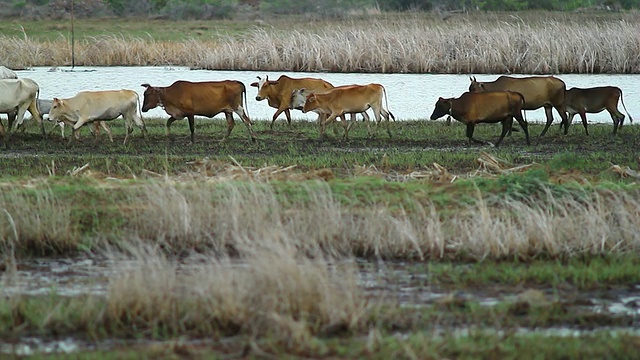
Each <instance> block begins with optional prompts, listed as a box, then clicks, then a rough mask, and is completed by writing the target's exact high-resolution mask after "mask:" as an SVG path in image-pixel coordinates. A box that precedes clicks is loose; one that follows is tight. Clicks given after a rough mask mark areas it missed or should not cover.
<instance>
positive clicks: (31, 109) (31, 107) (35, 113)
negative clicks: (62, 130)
mask: <svg viewBox="0 0 640 360" xmlns="http://www.w3.org/2000/svg"><path fill="white" fill-rule="evenodd" d="M28 110H29V112H30V113H31V117H33V118H35V119H36V120H37V121H38V122H39V123H40V132H41V133H42V138H43V139H45V138H46V137H47V135H46V133H45V131H44V122H43V121H42V116H41V115H40V111H38V104H37V103H36V100H35V99H34V100H33V101H32V102H31V104H29V108H28Z"/></svg>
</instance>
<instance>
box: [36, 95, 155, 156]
mask: <svg viewBox="0 0 640 360" xmlns="http://www.w3.org/2000/svg"><path fill="white" fill-rule="evenodd" d="M139 109H140V98H139V97H138V94H137V93H136V92H135V91H132V90H104V91H81V92H79V93H78V94H76V96H74V97H72V98H68V99H59V98H54V99H53V103H52V105H51V111H50V112H49V120H50V121H55V122H64V123H65V124H68V125H70V126H73V134H72V136H71V137H70V138H69V144H71V141H72V140H73V139H74V138H75V137H76V132H77V130H78V129H80V128H81V127H82V126H83V125H84V124H86V123H91V122H96V121H110V120H114V119H116V118H118V117H119V116H120V115H122V117H123V118H124V121H125V125H126V133H125V137H124V144H126V143H127V139H128V138H129V134H131V133H132V132H133V124H132V122H133V123H135V124H136V125H137V126H138V127H139V128H140V129H141V130H142V135H143V137H144V136H145V134H146V132H147V129H146V127H145V125H144V122H143V121H142V117H141V115H140V111H139ZM105 130H106V128H105ZM107 132H109V131H107ZM109 133H110V132H109ZM97 140H98V137H97V134H96V137H95V141H97Z"/></svg>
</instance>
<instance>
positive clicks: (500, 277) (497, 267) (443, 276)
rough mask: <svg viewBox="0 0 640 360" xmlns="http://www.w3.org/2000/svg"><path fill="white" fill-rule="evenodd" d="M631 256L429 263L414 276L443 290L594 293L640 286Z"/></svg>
mask: <svg viewBox="0 0 640 360" xmlns="http://www.w3.org/2000/svg"><path fill="white" fill-rule="evenodd" d="M638 265H639V261H638V259H637V257H636V256H635V255H626V256H609V257H604V258H600V257H585V258H573V259H567V260H564V261H562V260H533V261H531V260H529V261H521V260H519V259H513V260H512V261H501V262H492V261H487V262H478V263H470V264H460V263H446V262H441V263H429V264H427V265H426V266H422V265H416V266H415V270H416V272H418V273H420V272H424V273H426V274H427V275H428V282H429V283H430V284H433V285H438V286H443V287H446V288H460V287H461V288H466V287H474V288H476V287H482V286H487V285H492V284H500V285H501V286H507V287H511V286H524V287H545V288H546V287H549V286H551V287H558V286H567V285H568V286H571V287H575V288H577V289H583V290H588V289H594V288H602V287H606V286H616V285H625V284H635V283H638V282H640V274H638V271H637V267H638Z"/></svg>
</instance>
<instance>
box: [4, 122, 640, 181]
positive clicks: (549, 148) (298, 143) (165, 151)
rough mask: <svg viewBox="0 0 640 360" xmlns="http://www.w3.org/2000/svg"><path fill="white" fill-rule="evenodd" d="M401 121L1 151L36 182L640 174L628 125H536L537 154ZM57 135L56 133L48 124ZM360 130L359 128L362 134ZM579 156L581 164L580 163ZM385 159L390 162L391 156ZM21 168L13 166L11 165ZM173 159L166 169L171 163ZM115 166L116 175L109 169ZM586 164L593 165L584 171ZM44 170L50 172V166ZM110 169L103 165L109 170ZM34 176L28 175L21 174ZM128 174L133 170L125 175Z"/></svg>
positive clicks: (495, 131) (85, 138)
mask: <svg viewBox="0 0 640 360" xmlns="http://www.w3.org/2000/svg"><path fill="white" fill-rule="evenodd" d="M426 124H427V125H425V123H421V122H419V121H414V122H402V123H400V122H398V123H392V124H391V131H392V135H393V137H392V138H389V137H388V135H387V134H386V132H385V131H384V129H382V128H381V129H379V131H378V133H377V136H376V137H374V138H371V137H369V136H368V135H367V132H366V127H365V126H363V125H362V124H357V125H358V126H356V127H354V128H355V129H354V130H352V131H351V133H350V139H349V140H348V141H347V140H344V139H343V138H342V130H341V129H340V128H339V127H338V126H335V127H334V128H333V129H332V130H329V131H328V136H327V137H326V138H324V139H322V140H321V139H319V138H318V131H317V127H316V126H315V125H314V124H310V123H295V124H294V126H293V127H292V128H289V127H287V126H286V124H284V123H276V126H275V127H274V129H273V130H271V129H269V128H268V123H267V122H260V121H259V122H256V124H254V129H255V131H256V134H257V139H258V140H257V141H256V142H255V143H254V142H252V141H251V140H250V138H249V135H248V132H247V130H246V128H245V126H244V125H243V124H238V125H236V127H235V128H234V129H233V132H232V134H231V136H230V137H229V138H228V139H227V140H226V141H224V142H221V141H220V140H221V139H222V137H223V135H224V133H225V130H226V123H224V122H205V121H196V135H195V143H194V144H191V142H190V141H189V135H188V134H189V130H188V127H187V124H186V121H183V122H176V123H175V124H174V126H173V128H172V134H171V136H170V137H169V138H168V137H166V136H165V133H164V124H163V122H162V121H157V122H155V123H151V124H149V126H148V128H149V133H148V134H147V136H146V138H144V139H143V138H142V137H141V133H140V132H139V130H138V129H136V130H135V131H134V133H133V135H132V136H131V137H130V138H129V142H128V143H127V144H126V145H123V143H122V142H123V140H124V129H123V128H122V125H121V124H117V123H116V124H113V125H112V130H113V133H114V142H113V143H111V142H109V139H108V137H107V136H106V134H104V133H103V134H101V135H100V137H99V140H98V142H97V143H94V141H93V139H92V137H91V134H90V133H89V132H88V131H87V130H85V129H83V130H82V132H81V138H80V141H77V142H74V143H73V144H72V145H70V146H69V145H68V142H67V141H66V140H63V139H62V138H61V136H60V133H59V131H58V130H57V129H56V130H55V131H54V132H53V133H52V134H51V135H49V137H48V138H47V139H44V140H43V139H42V138H41V136H40V134H39V133H38V132H37V131H36V130H37V129H35V127H32V128H31V129H30V130H29V131H27V132H26V133H20V132H18V133H16V134H15V135H13V136H12V138H11V139H10V140H9V142H8V147H7V148H5V149H3V150H2V151H0V157H2V158H5V159H6V160H10V161H8V162H5V166H3V168H4V169H3V173H4V174H11V175H21V174H24V175H36V174H38V173H43V172H44V174H46V169H47V166H50V165H51V161H54V162H55V163H56V166H57V167H58V168H59V169H61V170H68V169H71V168H73V167H77V166H80V165H83V164H80V163H81V162H83V161H85V162H86V161H92V162H93V164H92V167H94V168H96V167H97V168H98V169H100V167H104V168H103V169H100V170H102V171H105V170H108V171H110V172H112V171H115V172H118V171H120V170H118V166H113V165H114V164H117V163H121V164H122V165H123V166H124V167H126V166H129V167H130V169H129V170H127V171H125V172H130V171H131V170H133V171H135V170H136V169H138V168H139V167H144V168H145V169H147V170H152V171H167V170H168V171H169V172H181V171H184V170H188V169H189V166H187V165H186V163H187V162H189V161H193V160H197V159H202V158H205V157H207V158H214V159H215V158H219V159H223V160H225V161H226V160H229V159H230V157H233V158H234V159H237V160H238V161H240V162H241V163H242V164H243V165H251V166H262V165H264V164H269V165H283V166H285V165H298V166H300V167H301V168H302V169H305V168H318V167H329V168H333V169H334V171H336V170H337V172H339V170H340V168H345V169H346V168H351V167H352V165H354V164H359V165H369V164H372V165H376V166H385V167H386V168H387V170H395V171H408V170H415V169H416V168H420V167H424V166H429V165H430V164H432V163H433V162H437V163H439V164H441V165H443V166H445V167H446V168H447V169H448V170H449V171H452V172H466V171H471V170H473V169H475V168H476V167H477V164H476V162H475V158H474V157H475V156H476V155H477V154H478V153H480V152H482V151H486V152H490V153H492V154H493V155H495V156H499V157H502V158H507V159H509V161H511V162H512V163H513V165H516V166H517V165H523V164H529V163H532V162H537V163H546V162H548V161H550V160H551V159H553V158H554V157H556V156H557V155H558V154H569V156H568V159H565V162H567V163H568V165H569V166H571V163H572V162H573V163H575V165H576V166H578V167H585V169H583V170H585V171H590V170H589V169H592V170H593V171H595V172H600V171H602V170H603V169H604V168H606V167H608V166H610V165H612V164H617V165H621V166H629V167H631V168H632V169H638V168H639V167H640V160H639V158H638V155H640V151H639V149H640V130H639V128H640V127H638V126H633V125H632V126H625V127H624V128H623V129H622V130H621V131H620V132H619V133H618V135H616V136H613V135H612V133H611V132H612V125H610V124H592V125H590V127H589V129H590V132H591V135H589V136H587V135H585V133H584V129H583V128H582V126H576V125H574V126H572V127H571V128H570V130H569V134H568V135H564V134H560V132H559V131H558V127H557V125H554V126H553V127H552V128H551V130H550V131H549V133H548V134H547V135H546V136H545V137H542V138H540V137H539V136H538V135H539V134H540V132H541V130H542V125H541V124H532V125H531V126H530V128H531V129H530V132H531V145H526V143H525V139H524V134H523V133H522V132H517V133H514V134H513V135H511V136H508V137H506V138H505V139H504V140H503V142H502V144H501V145H500V147H498V148H494V147H492V146H490V145H483V144H475V143H471V144H470V143H469V142H468V141H467V140H466V137H465V127H464V126H462V125H461V124H457V123H454V125H452V126H445V125H444V124H442V123H426ZM47 125H48V126H50V125H49V124H47ZM358 127H359V128H358ZM498 135H499V126H498V125H494V126H478V127H477V128H476V132H475V135H474V136H475V137H476V138H478V139H481V140H490V141H493V142H495V141H496V140H497V139H498ZM572 154H575V155H576V156H575V158H574V157H573V156H572ZM385 155H386V156H385ZM11 159H13V160H11ZM162 159H164V160H162ZM109 160H111V162H110V164H109V166H110V167H111V168H109V169H107V168H106V167H108V166H107V165H105V164H102V163H103V162H105V161H109ZM581 162H587V163H588V164H584V166H583V165H580V163H581ZM45 164H47V165H46V166H45ZM101 164H102V165H101ZM23 167H25V169H24V170H25V172H23V171H22V170H21V168H23ZM123 171H124V170H123Z"/></svg>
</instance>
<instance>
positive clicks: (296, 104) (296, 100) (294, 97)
mask: <svg viewBox="0 0 640 360" xmlns="http://www.w3.org/2000/svg"><path fill="white" fill-rule="evenodd" d="M307 95H309V91H308V90H307V89H304V88H302V89H296V90H292V91H291V101H290V102H289V109H298V110H302V109H303V108H304V103H305V102H306V101H307Z"/></svg>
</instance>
